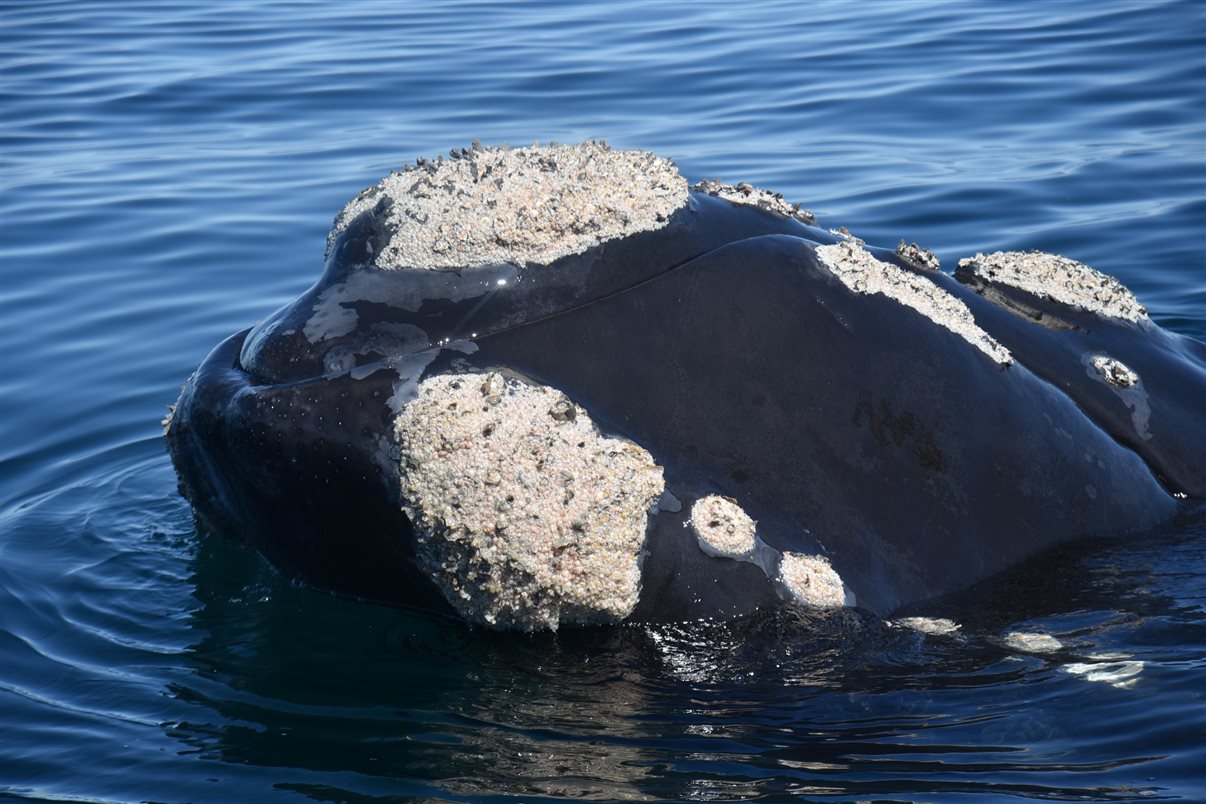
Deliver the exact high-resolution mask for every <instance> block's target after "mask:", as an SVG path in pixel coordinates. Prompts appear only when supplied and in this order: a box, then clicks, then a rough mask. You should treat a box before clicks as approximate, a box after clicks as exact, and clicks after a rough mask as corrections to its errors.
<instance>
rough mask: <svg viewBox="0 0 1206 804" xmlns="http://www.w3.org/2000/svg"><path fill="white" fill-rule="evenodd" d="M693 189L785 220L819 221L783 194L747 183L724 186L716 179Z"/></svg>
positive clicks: (697, 185) (700, 183)
mask: <svg viewBox="0 0 1206 804" xmlns="http://www.w3.org/2000/svg"><path fill="white" fill-rule="evenodd" d="M691 189H692V190H694V191H695V192H697V193H706V194H707V195H710V196H714V197H716V198H720V199H723V200H725V201H728V202H730V203H732V204H740V205H742V206H750V207H758V208H759V209H763V210H766V211H767V212H773V213H775V214H776V215H782V216H783V217H785V218H795V219H796V220H798V221H803V222H804V223H808V224H813V223H816V222H817V219H816V218H815V217H813V214H812V213H811V212H809V211H808V210H806V209H803V208H801V207H800V205H799V204H792V203H789V202H788V201H787V200H786V199H784V198H783V194H782V193H776V192H772V191H771V190H763V189H761V188H758V187H754V186H753V185H752V184H746V183H745V182H742V183H741V184H724V183H722V182H719V181H717V180H715V179H705V180H703V181H701V182H699V183H698V184H696V185H695V186H694V187H692V188H691Z"/></svg>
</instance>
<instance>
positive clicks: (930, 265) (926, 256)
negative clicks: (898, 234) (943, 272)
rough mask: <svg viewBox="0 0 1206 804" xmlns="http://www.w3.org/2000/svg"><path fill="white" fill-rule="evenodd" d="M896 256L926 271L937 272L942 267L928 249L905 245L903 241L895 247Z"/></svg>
mask: <svg viewBox="0 0 1206 804" xmlns="http://www.w3.org/2000/svg"><path fill="white" fill-rule="evenodd" d="M896 256H898V257H900V258H901V259H903V260H905V261H906V262H910V263H912V264H913V265H916V266H917V267H918V268H924V269H926V270H927V271H937V270H938V269H939V268H941V267H942V263H941V262H939V261H938V255H937V254H935V253H934V252H932V251H930V250H929V249H928V248H922V247H921V246H919V245H917V244H916V243H905V241H903V240H901V241H900V242H899V243H898V244H897V245H896Z"/></svg>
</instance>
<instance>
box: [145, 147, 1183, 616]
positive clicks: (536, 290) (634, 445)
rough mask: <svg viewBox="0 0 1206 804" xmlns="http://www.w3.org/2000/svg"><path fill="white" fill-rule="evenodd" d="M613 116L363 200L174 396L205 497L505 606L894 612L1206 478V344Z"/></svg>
mask: <svg viewBox="0 0 1206 804" xmlns="http://www.w3.org/2000/svg"><path fill="white" fill-rule="evenodd" d="M901 246H902V247H901V248H898V249H896V250H895V251H893V250H884V249H880V248H875V247H871V246H868V245H866V244H864V243H863V242H862V241H860V240H859V239H858V238H856V237H854V236H852V235H850V234H849V233H848V232H846V231H845V230H843V231H841V232H832V231H827V230H825V229H822V228H818V227H817V226H816V222H815V220H813V218H812V217H811V215H810V214H809V213H807V212H805V211H803V210H801V209H799V207H798V206H792V205H789V204H787V203H786V202H784V201H783V200H782V198H781V197H780V196H778V195H777V194H773V193H768V192H765V191H761V190H757V189H755V188H752V187H750V186H748V185H738V186H736V187H731V186H727V185H722V184H719V183H716V182H704V183H702V184H700V185H696V186H695V187H694V188H688V186H687V184H686V182H685V181H684V180H683V178H682V177H681V176H680V175H679V174H678V171H677V170H676V169H675V168H674V166H673V165H672V164H671V163H670V162H668V161H667V160H664V159H660V158H657V157H654V156H653V155H651V154H646V153H642V152H635V151H616V150H612V149H609V148H607V147H606V146H605V145H603V144H602V143H594V142H589V143H584V144H582V145H578V146H557V145H550V146H547V147H538V146H533V147H531V148H519V149H507V148H503V149H486V148H481V147H480V146H477V145H476V144H475V146H474V148H473V149H465V150H462V151H454V152H453V154H452V158H450V159H446V160H437V161H434V162H422V161H421V162H420V164H419V165H417V166H414V167H411V166H408V167H407V168H406V169H405V170H403V171H400V172H397V173H395V174H392V175H391V176H390V177H387V178H386V179H383V180H382V181H381V182H380V183H379V184H377V185H375V186H374V187H371V188H369V189H368V190H366V191H365V192H364V193H362V194H361V195H360V196H358V197H357V198H356V199H354V200H353V201H352V202H350V203H349V204H348V206H347V207H346V208H345V209H344V211H343V213H342V214H341V215H340V216H339V217H338V218H337V219H336V223H335V227H334V228H333V230H332V235H331V238H330V241H329V245H328V255H327V261H326V268H325V271H324V272H323V275H322V277H321V278H320V279H319V281H318V282H317V283H316V284H315V285H314V286H313V287H312V288H310V289H309V290H308V291H306V292H305V293H304V294H303V295H302V296H301V297H300V298H298V299H297V300H296V301H294V302H292V303H291V304H289V305H287V306H285V307H284V308H283V309H281V310H279V311H277V312H276V313H275V314H274V315H272V316H271V317H270V318H268V319H267V320H265V321H264V322H263V323H261V324H259V325H258V326H256V327H254V328H252V329H250V330H247V331H244V332H240V333H238V334H235V335H233V336H231V337H230V338H229V339H227V340H226V341H225V342H223V343H221V344H219V345H218V346H217V348H215V349H214V351H213V352H212V353H211V354H210V355H209V356H208V357H207V358H206V359H205V361H204V362H203V363H202V365H201V366H200V367H199V368H198V369H197V371H196V373H195V374H194V375H193V376H192V377H191V378H190V379H189V381H188V383H187V384H186V385H185V387H184V389H183V391H182V394H181V397H180V400H179V402H178V404H177V405H176V406H175V408H174V410H173V412H172V413H171V414H170V416H169V419H168V421H167V423H166V426H165V432H166V435H167V440H168V444H169V447H170V449H171V453H172V457H173V460H174V463H175V466H176V468H177V471H178V473H179V476H180V480H181V484H180V486H181V490H182V492H183V493H184V495H185V496H186V497H187V498H188V500H189V501H190V502H191V504H192V506H193V508H194V511H195V514H196V517H197V519H198V522H199V525H200V526H201V527H202V528H203V529H204V530H207V531H211V532H215V533H218V534H221V535H223V536H226V537H229V538H234V539H238V540H241V541H244V542H246V543H248V544H250V545H251V546H253V547H254V548H255V549H257V550H258V551H259V552H260V553H262V554H263V555H264V557H265V558H266V559H267V560H268V561H269V562H270V563H272V564H273V565H274V566H276V567H277V568H278V569H279V570H280V571H282V572H284V573H286V574H288V575H290V576H294V577H297V578H299V579H302V580H304V581H306V582H307V583H309V584H312V585H314V586H316V587H320V588H322V589H326V590H330V591H333V592H337V593H340V594H345V595H350V596H354V597H358V598H363V599H369V600H375V601H380V602H386V603H391V604H397V605H405V606H422V607H428V608H434V609H438V610H443V611H451V612H455V613H456V614H458V615H460V616H462V617H464V618H466V619H467V620H469V621H470V622H473V623H476V624H481V625H485V626H487V627H494V628H514V629H521V630H534V629H542V628H557V627H558V626H561V625H579V624H593V623H609V622H620V621H626V620H637V621H658V620H660V621H665V620H675V619H689V618H690V619H693V618H697V617H705V616H732V615H737V614H742V613H746V612H750V611H752V610H755V609H758V608H761V607H765V606H771V605H779V604H781V603H783V602H785V601H786V602H791V603H795V604H801V605H809V606H819V607H832V606H844V605H857V606H860V607H864V608H866V609H869V610H871V611H874V612H877V613H880V614H885V615H886V614H889V613H891V612H894V611H896V610H898V609H901V608H902V607H904V606H907V605H909V604H913V603H916V602H918V601H924V600H927V599H929V598H933V597H936V596H939V595H943V594H946V593H949V592H952V591H955V590H958V589H961V588H964V587H966V586H969V585H970V584H972V583H974V582H976V581H978V580H980V579H983V578H985V577H987V576H990V575H992V574H994V573H997V572H1000V571H1002V570H1004V569H1006V568H1007V567H1010V566H1011V565H1014V564H1017V563H1018V562H1019V561H1021V560H1022V559H1023V558H1026V557H1028V556H1031V555H1033V554H1035V553H1038V552H1039V551H1041V550H1043V549H1044V548H1046V547H1049V546H1051V545H1053V544H1056V543H1059V542H1063V541H1068V540H1071V539H1078V538H1082V537H1087V536H1097V535H1121V534H1127V533H1132V532H1140V531H1143V530H1144V529H1149V528H1151V527H1153V526H1156V525H1158V524H1159V523H1161V522H1162V521H1165V520H1167V519H1169V518H1170V517H1172V516H1173V515H1174V514H1175V513H1176V512H1177V510H1178V506H1179V505H1180V503H1179V499H1178V498H1180V499H1184V498H1186V497H1194V498H1203V497H1206V460H1204V457H1206V424H1204V423H1203V422H1204V421H1206V420H1203V418H1202V416H1201V411H1202V410H1206V346H1204V345H1203V344H1201V343H1199V342H1197V341H1195V340H1192V339H1190V338H1187V337H1184V336H1180V335H1177V334H1174V333H1170V332H1167V331H1165V330H1163V329H1161V328H1159V327H1158V326H1156V325H1155V324H1154V323H1152V322H1151V320H1150V319H1149V318H1148V317H1147V314H1146V312H1145V310H1144V309H1143V307H1142V306H1141V305H1140V304H1139V302H1138V300H1137V299H1135V297H1134V296H1133V294H1131V293H1130V291H1128V290H1127V289H1126V288H1125V287H1123V286H1122V285H1120V284H1119V283H1117V282H1116V281H1115V280H1113V279H1111V278H1110V277H1107V276H1105V275H1103V274H1100V273H1098V272H1097V271H1095V270H1093V269H1091V268H1089V267H1087V266H1084V265H1081V264H1079V263H1077V262H1074V261H1072V260H1070V259H1066V258H1062V257H1057V256H1054V255H1046V254H1040V253H1037V252H1031V253H1016V252H1014V253H996V254H987V255H985V254H977V255H975V256H974V257H970V258H967V259H964V260H961V261H960V263H959V267H958V269H957V270H956V271H955V272H954V275H953V276H952V275H950V274H948V273H944V272H942V271H940V270H937V261H936V260H935V259H934V258H933V257H932V255H930V254H929V253H928V252H925V251H924V250H921V249H917V248H916V247H905V246H904V244H903V242H902V244H901Z"/></svg>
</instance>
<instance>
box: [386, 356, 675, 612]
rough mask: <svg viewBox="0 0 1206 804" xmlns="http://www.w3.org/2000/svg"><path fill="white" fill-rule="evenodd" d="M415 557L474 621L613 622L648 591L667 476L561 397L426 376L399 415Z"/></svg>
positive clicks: (523, 386) (496, 379) (511, 384)
mask: <svg viewBox="0 0 1206 804" xmlns="http://www.w3.org/2000/svg"><path fill="white" fill-rule="evenodd" d="M395 433H396V435H397V438H398V443H399V445H400V446H401V451H402V456H401V474H402V498H403V500H404V510H405V511H406V513H407V515H408V516H409V517H410V518H411V521H412V522H413V523H414V526H415V532H416V540H417V548H416V552H417V558H418V562H419V564H420V566H422V567H423V569H424V570H425V571H426V572H427V573H429V575H430V577H431V579H432V580H433V581H434V582H435V584H436V586H437V587H439V589H440V591H441V592H442V593H443V594H444V597H445V598H446V599H447V600H448V602H449V603H450V604H452V606H453V608H455V609H456V610H457V611H458V612H459V613H460V614H461V615H462V616H464V617H465V618H466V619H468V620H470V621H471V622H474V623H478V624H482V625H486V626H489V627H492V628H510V629H519V630H524V631H533V630H539V629H545V628H547V629H556V628H557V626H558V625H561V624H571V623H572V624H588V623H607V622H617V621H619V620H622V619H623V618H624V617H625V616H626V615H628V614H629V613H630V612H631V611H632V608H633V606H635V605H636V602H637V597H638V595H639V594H640V575H641V556H642V549H643V547H644V543H645V527H646V518H647V516H648V513H649V511H650V509H651V508H652V507H653V506H654V504H655V503H656V502H657V499H658V497H659V496H660V495H661V493H662V489H663V481H662V470H661V468H660V467H658V466H657V465H655V464H654V462H653V458H652V457H651V456H650V455H649V453H648V452H646V451H645V450H643V449H641V448H640V447H639V446H637V445H636V444H633V443H632V442H629V441H625V440H623V439H619V438H609V437H605V436H603V435H601V434H600V433H599V431H598V430H597V429H596V428H595V426H594V424H592V423H591V420H590V417H589V416H588V415H587V413H586V411H585V410H583V409H582V408H580V407H578V406H577V405H575V404H574V403H573V402H572V401H570V400H569V399H568V398H567V397H566V396H565V395H564V394H562V393H561V392H560V391H557V390H556V389H553V388H549V387H546V386H538V385H531V384H528V383H525V382H521V381H519V380H517V379H514V378H511V377H504V376H503V375H501V374H497V373H490V374H461V375H444V376H438V377H431V378H429V379H426V380H424V381H423V382H422V383H420V384H419V387H418V393H417V395H416V397H415V398H414V399H413V400H412V401H410V402H409V403H408V404H407V405H406V406H405V407H404V408H403V409H402V412H401V413H400V414H399V415H398V418H397V422H396V426H395Z"/></svg>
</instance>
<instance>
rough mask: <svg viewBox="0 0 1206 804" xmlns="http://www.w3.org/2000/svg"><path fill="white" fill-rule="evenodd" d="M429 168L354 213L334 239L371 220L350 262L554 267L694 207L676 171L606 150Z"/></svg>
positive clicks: (477, 157)
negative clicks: (368, 235) (366, 237)
mask: <svg viewBox="0 0 1206 804" xmlns="http://www.w3.org/2000/svg"><path fill="white" fill-rule="evenodd" d="M452 153H453V158H451V159H439V160H435V161H426V160H420V162H419V164H418V165H417V166H413V167H411V166H408V167H407V168H406V169H404V170H402V171H399V172H394V173H392V174H390V175H389V176H387V177H385V178H384V179H382V180H381V181H380V182H378V183H377V184H376V185H374V186H373V187H370V188H368V189H366V190H365V191H364V192H362V193H361V194H360V195H359V196H357V197H356V198H355V199H353V200H352V201H351V202H349V203H348V205H347V206H346V207H344V209H343V211H342V212H341V213H340V214H339V216H338V217H337V218H336V219H335V225H334V227H333V228H332V229H331V234H330V236H329V238H328V252H330V251H331V250H332V249H333V248H335V245H336V243H337V241H338V240H339V238H340V236H341V235H342V234H343V233H344V232H345V231H346V230H348V229H349V227H351V226H352V225H353V223H357V225H362V224H364V222H365V219H371V221H369V222H370V223H371V226H367V227H366V228H365V231H366V232H371V233H372V236H373V242H372V243H371V244H369V247H366V246H365V244H363V243H361V242H360V241H359V240H356V238H352V240H355V242H354V243H347V244H345V247H346V248H347V249H348V250H349V251H348V253H347V254H346V255H344V257H345V258H346V259H350V260H352V261H355V262H363V263H365V264H367V265H371V266H372V267H374V268H378V269H382V270H396V269H402V268H420V269H438V268H452V269H464V268H474V267H481V266H487V265H498V264H501V263H516V264H519V265H528V264H534V265H546V264H548V263H551V262H554V261H555V260H557V259H560V258H561V257H567V256H570V255H572V254H581V253H583V252H585V251H587V250H588V249H590V248H593V247H595V246H598V245H600V244H601V243H604V242H606V241H608V240H614V239H616V238H620V237H626V236H628V235H632V234H636V233H638V232H644V231H652V230H655V229H660V228H662V227H663V226H665V225H666V224H667V222H668V221H669V219H670V216H671V215H672V214H673V213H674V212H675V211H676V210H678V209H681V208H682V207H684V206H686V204H687V197H688V193H687V181H686V179H684V178H683V177H682V175H681V174H680V173H679V172H678V168H676V167H675V166H674V163H673V162H671V161H670V160H669V159H666V158H664V157H660V156H656V155H654V154H651V153H649V152H648V151H617V150H613V149H612V148H609V147H608V146H607V145H605V144H604V143H601V142H591V141H588V142H584V143H581V144H580V145H557V144H549V145H545V146H539V145H532V146H529V147H524V148H507V147H502V148H484V147H481V146H480V145H478V144H476V143H475V145H474V147H473V148H472V149H463V150H461V151H455V150H454V151H453V152H452Z"/></svg>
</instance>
